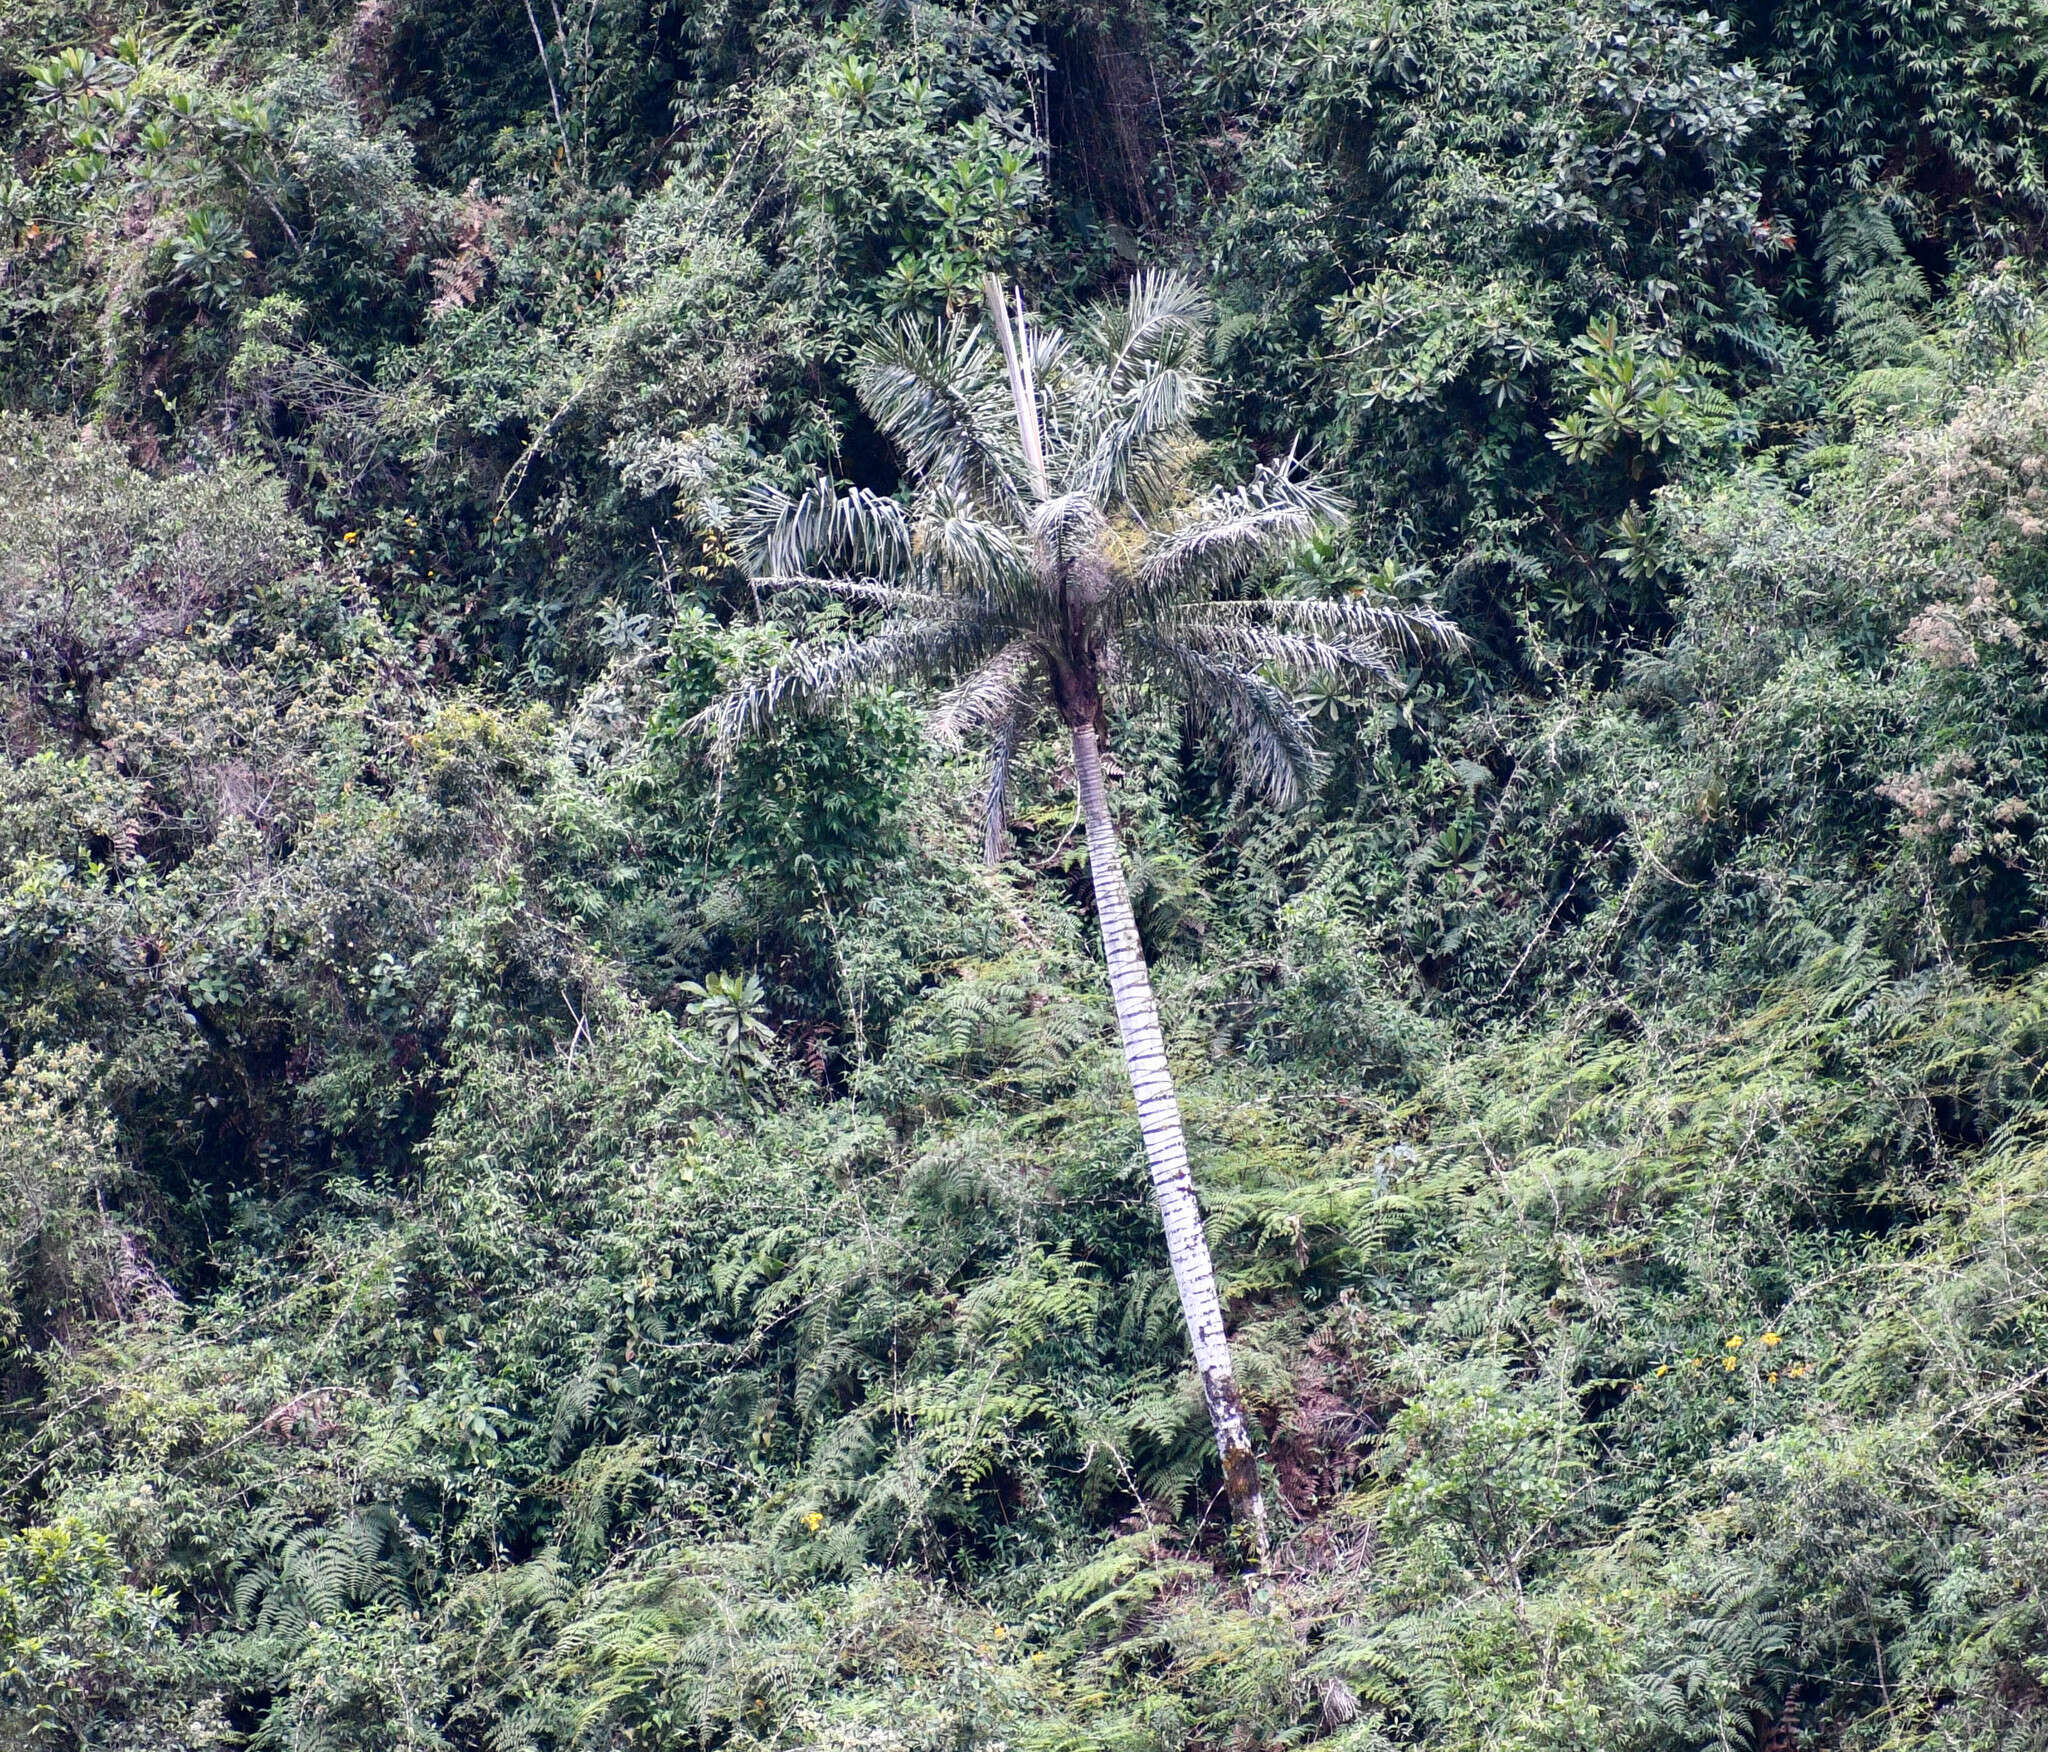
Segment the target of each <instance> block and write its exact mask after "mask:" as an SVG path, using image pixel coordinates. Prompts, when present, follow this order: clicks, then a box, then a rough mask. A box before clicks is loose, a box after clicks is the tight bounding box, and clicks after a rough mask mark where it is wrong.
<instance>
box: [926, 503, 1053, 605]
mask: <svg viewBox="0 0 2048 1752" xmlns="http://www.w3.org/2000/svg"><path fill="white" fill-rule="evenodd" d="M916 526H917V537H916V547H917V558H918V563H919V566H920V569H921V570H923V571H924V572H925V573H926V575H927V576H928V577H930V578H932V579H933V580H934V581H935V582H937V583H940V584H943V585H944V587H945V588H946V589H947V590H948V591H949V592H951V593H953V594H955V595H958V596H963V597H972V598H975V599H978V600H979V601H981V602H984V603H987V604H990V605H1015V604H1017V603H1020V602H1022V601H1023V600H1025V599H1027V598H1028V597H1029V596H1030V595H1031V593H1032V590H1033V587H1034V574H1033V571H1032V567H1031V552H1030V548H1029V547H1028V546H1027V544H1026V543H1025V542H1024V541H1023V540H1022V539H1021V536H1020V532H1019V530H1018V529H1017V528H1016V527H1015V526H1014V525H1009V524H1005V523H1002V522H998V521H996V520H994V519H992V518H989V517H985V516H983V515H982V514H981V512H980V511H979V510H977V509H976V507H975V505H974V503H973V502H972V501H971V500H969V499H967V498H966V497H964V496H962V495H960V494H957V493H952V492H947V491H943V490H941V491H938V492H934V493H930V494H927V495H925V496H924V497H923V499H922V500H921V502H920V504H919V505H918V508H917V518H916Z"/></svg>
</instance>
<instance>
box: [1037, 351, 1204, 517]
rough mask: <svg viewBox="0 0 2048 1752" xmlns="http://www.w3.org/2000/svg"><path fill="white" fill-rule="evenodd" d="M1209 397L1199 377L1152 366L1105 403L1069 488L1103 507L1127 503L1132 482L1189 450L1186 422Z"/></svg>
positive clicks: (1065, 483)
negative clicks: (1163, 461)
mask: <svg viewBox="0 0 2048 1752" xmlns="http://www.w3.org/2000/svg"><path fill="white" fill-rule="evenodd" d="M1207 399H1208V385H1207V383H1206V382H1205V381H1204V379H1203V378H1202V377H1200V376H1199V375H1197V374H1196V373H1194V372H1191V371H1184V370H1181V369H1179V368H1178V367H1175V366H1170V365H1156V366H1153V367H1150V368H1149V369H1147V370H1146V371H1145V372H1144V373H1143V374H1142V375H1141V376H1139V377H1138V378H1137V380H1136V381H1135V382H1133V383H1132V385H1131V386H1130V388H1129V390H1128V391H1127V392H1120V393H1118V394H1116V395H1115V396H1113V397H1109V398H1106V399H1105V401H1104V402H1103V405H1102V406H1101V408H1100V409H1099V417H1098V418H1097V419H1096V420H1094V421H1093V422H1091V423H1090V425H1089V427H1088V428H1086V431H1085V436H1086V440H1087V447H1086V449H1085V451H1083V452H1081V453H1080V454H1079V455H1077V456H1076V458H1075V459H1074V462H1073V466H1072V468H1071V469H1070V470H1069V472H1068V473H1067V474H1066V475H1065V477H1064V481H1063V486H1064V488H1065V490H1066V491H1067V492H1070V493H1080V494H1086V495H1087V496H1088V497H1090V498H1093V499H1096V500H1098V501H1100V502H1102V503H1105V504H1116V503H1119V502H1121V501H1124V500H1126V499H1129V498H1130V497H1131V496H1132V495H1131V485H1132V482H1133V481H1134V480H1137V479H1149V477H1150V475H1151V474H1152V473H1153V472H1154V471H1156V469H1157V466H1158V463H1159V461H1160V460H1161V459H1162V457H1164V456H1165V455H1169V454H1177V453H1179V452H1180V451H1181V450H1182V449H1183V448H1184V447H1185V444H1186V433H1187V427H1188V422H1189V421H1190V420H1192V419H1193V418H1194V417H1195V415H1196V414H1197V413H1198V412H1200V410H1201V407H1202V404H1203V403H1204V402H1205V401H1206V400H1207ZM1148 496H1149V495H1148Z"/></svg>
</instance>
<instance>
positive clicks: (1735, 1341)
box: [1728, 1332, 1742, 1350]
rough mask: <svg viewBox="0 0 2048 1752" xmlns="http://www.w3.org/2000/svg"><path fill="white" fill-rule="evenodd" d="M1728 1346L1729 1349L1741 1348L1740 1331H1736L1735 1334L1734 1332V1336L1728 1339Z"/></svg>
mask: <svg viewBox="0 0 2048 1752" xmlns="http://www.w3.org/2000/svg"><path fill="white" fill-rule="evenodd" d="M1728 1348H1729V1349H1730V1350H1740V1349H1741V1348H1742V1334H1741V1333H1739V1332H1738V1333H1737V1334H1736V1335H1735V1336H1734V1337H1733V1338H1731V1339H1730V1340H1729V1341H1728Z"/></svg>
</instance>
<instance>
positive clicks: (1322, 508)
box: [1135, 457, 1345, 602]
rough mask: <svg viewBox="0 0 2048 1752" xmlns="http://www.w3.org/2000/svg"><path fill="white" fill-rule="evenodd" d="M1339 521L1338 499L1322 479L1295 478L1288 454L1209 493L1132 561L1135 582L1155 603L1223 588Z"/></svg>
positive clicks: (1340, 503)
mask: <svg viewBox="0 0 2048 1752" xmlns="http://www.w3.org/2000/svg"><path fill="white" fill-rule="evenodd" d="M1344 516H1345V510H1344V503H1343V501H1342V500H1341V499H1339V498H1338V497H1337V495H1336V494H1335V493H1333V492H1332V491H1331V490H1330V489H1329V488H1328V487H1326V486H1325V485H1324V484H1323V483H1322V482H1321V481H1319V480H1317V479H1316V478H1315V477H1313V476H1309V477H1306V478H1298V477H1297V476H1296V475H1295V472H1294V459H1293V458H1292V457H1288V458H1287V459H1285V460H1284V461H1281V462H1277V463H1269V464H1267V465H1266V466H1264V467H1262V468H1261V469H1259V471H1258V472H1257V473H1256V474H1254V475H1253V476H1252V478H1251V479H1250V480H1249V481H1247V482H1246V483H1245V484H1244V485H1243V486H1241V487H1236V488H1232V489H1230V490H1228V491H1218V492H1214V493H1211V494H1210V495H1209V496H1208V497H1207V498H1205V499H1203V500H1201V501H1200V502H1199V503H1197V504H1196V505H1195V506H1194V507H1193V508H1192V509H1191V510H1190V511H1189V513H1188V514H1187V516H1186V517H1184V518H1183V519H1182V520H1181V522H1180V523H1179V524H1178V525H1177V526H1176V527H1175V528H1173V529H1171V530H1169V531H1167V532H1166V533H1165V534H1164V535H1161V536H1159V537H1158V538H1157V539H1156V540H1155V541H1154V542H1153V544H1152V547H1151V550H1150V551H1149V552H1148V553H1147V554H1146V555H1145V556H1144V558H1143V559H1142V560H1141V561H1140V562H1139V564H1138V567H1137V570H1136V573H1135V584H1136V587H1137V589H1138V591H1139V592H1140V593H1141V594H1143V595H1145V596H1149V597H1151V598H1152V599H1154V600H1156V601H1161V602H1168V601H1174V600H1178V599H1181V598H1184V597H1186V596H1187V595H1188V593H1189V592H1190V591H1192V590H1194V589H1195V588H1197V587H1203V586H1205V587H1207V588H1208V589H1209V590H1212V591H1214V590H1222V589H1228V588H1229V587H1231V586H1232V585H1234V584H1237V583H1238V582H1240V581H1241V580H1242V579H1243V578H1244V577H1245V576H1246V574H1247V573H1249V572H1250V571H1251V570H1252V569H1253V568H1254V567H1255V566H1257V565H1259V564H1260V563H1261V562H1263V561H1266V560H1271V559H1275V558H1278V557H1279V556H1280V555H1282V554H1284V553H1286V552H1287V551H1288V550H1289V549H1290V548H1293V547H1295V546H1297V545H1299V544H1300V543H1301V542H1304V541H1306V540H1307V539H1308V538H1309V537H1310V536H1312V535H1314V534H1316V533H1317V532H1318V531H1320V530H1325V529H1334V528H1336V527H1338V526H1339V525H1340V524H1342V522H1343V521H1344Z"/></svg>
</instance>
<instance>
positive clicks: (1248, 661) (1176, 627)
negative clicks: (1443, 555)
mask: <svg viewBox="0 0 2048 1752" xmlns="http://www.w3.org/2000/svg"><path fill="white" fill-rule="evenodd" d="M1160 631H1161V632H1162V633H1164V634H1165V635H1166V636H1167V637H1169V638H1171V639H1174V640H1175V641H1177V642H1178V643H1180V644H1184V645H1186V646H1187V647H1188V648H1189V649H1190V650H1194V651H1200V652H1201V653H1203V655H1205V656H1209V657H1218V658H1222V659H1225V660H1226V661H1229V662H1232V663H1236V664H1242V665H1248V666H1250V667H1252V668H1258V669H1273V670H1278V671H1279V672H1280V673H1281V674H1283V675H1288V676H1297V677H1304V678H1306V677H1309V676H1341V675H1348V674H1355V673H1356V672H1358V671H1360V670H1363V671H1365V672H1366V673H1367V674H1369V675H1376V676H1378V677H1379V678H1380V679H1381V680H1382V681H1394V680H1397V679H1398V672H1397V671H1396V670H1395V668H1394V657H1393V653H1392V652H1391V651H1389V650H1388V649H1387V647H1386V646H1385V645H1384V644H1382V643H1381V642H1380V640H1379V639H1378V638H1376V637H1374V636H1373V635H1372V634H1370V633H1361V634H1357V635H1354V636H1353V637H1351V638H1348V639H1345V640H1342V641H1337V640H1331V639H1321V638H1317V637H1316V636H1315V635H1314V634H1313V633H1302V632H1296V631H1293V630H1292V629H1289V628H1284V627H1265V626H1259V625H1257V624H1256V623H1255V622H1248V621H1233V620H1219V621H1204V620H1197V619H1189V618H1183V617H1181V616H1178V615H1175V616H1172V617H1170V618H1169V619H1167V620H1166V621H1165V622H1164V623H1162V625H1161V627H1160Z"/></svg>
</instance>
